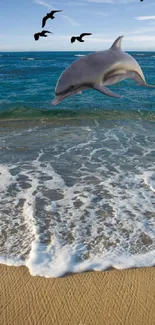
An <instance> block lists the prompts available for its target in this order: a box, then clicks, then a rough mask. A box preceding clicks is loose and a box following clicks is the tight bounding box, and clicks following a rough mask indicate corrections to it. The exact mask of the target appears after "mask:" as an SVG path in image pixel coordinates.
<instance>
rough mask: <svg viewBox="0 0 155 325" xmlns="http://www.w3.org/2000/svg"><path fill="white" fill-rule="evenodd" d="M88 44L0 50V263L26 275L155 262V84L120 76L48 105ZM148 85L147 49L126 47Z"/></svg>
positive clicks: (154, 61)
mask: <svg viewBox="0 0 155 325" xmlns="http://www.w3.org/2000/svg"><path fill="white" fill-rule="evenodd" d="M86 54H87V53H86V52H25V53H23V52H21V53H20V52H18V53H15V52H14V53H0V153H1V156H0V262H1V263H6V264H13V265H26V266H27V267H28V268H29V271H30V273H31V274H32V275H41V276H46V277H55V276H56V277H57V276H62V275H64V274H66V273H70V272H82V271H85V270H104V269H107V268H109V267H115V268H128V267H141V266H150V265H154V264H155V195H154V194H155V130H154V122H155V90H154V89H150V88H144V87H139V86H137V85H135V83H134V82H132V81H131V80H125V81H122V82H120V83H119V84H117V85H114V86H111V87H109V88H111V89H113V90H114V91H115V92H116V93H118V94H121V95H124V97H123V98H122V99H121V100H120V99H113V98H109V97H106V96H104V95H102V94H100V93H99V92H97V91H94V90H89V91H85V92H83V94H82V95H74V96H72V97H70V98H68V99H66V100H64V101H63V102H62V103H60V104H59V105H57V106H56V108H54V107H53V106H52V105H51V102H52V100H53V98H54V88H55V85H56V82H57V79H58V77H59V75H60V74H61V72H62V71H63V70H64V69H65V68H66V67H67V66H68V65H69V64H71V63H72V62H73V61H74V60H77V59H78V58H79V57H80V56H81V55H86ZM130 54H131V55H133V56H134V58H135V59H136V60H137V61H138V62H139V64H140V66H141V68H142V70H143V72H144V75H145V77H146V80H147V82H148V83H151V84H155V77H154V76H155V53H154V52H132V53H130Z"/></svg>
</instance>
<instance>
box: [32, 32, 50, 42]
mask: <svg viewBox="0 0 155 325" xmlns="http://www.w3.org/2000/svg"><path fill="white" fill-rule="evenodd" d="M46 33H50V34H53V33H51V32H49V31H48V30H42V32H40V33H35V34H34V39H35V40H36V41H38V39H39V37H40V36H41V37H47V35H45V34H46Z"/></svg>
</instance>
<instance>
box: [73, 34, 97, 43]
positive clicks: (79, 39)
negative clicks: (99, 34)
mask: <svg viewBox="0 0 155 325" xmlns="http://www.w3.org/2000/svg"><path fill="white" fill-rule="evenodd" d="M87 35H92V34H91V33H82V34H81V35H80V36H72V38H71V43H74V42H75V40H77V41H79V42H84V40H83V39H82V37H84V36H87Z"/></svg>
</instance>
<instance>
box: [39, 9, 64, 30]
mask: <svg viewBox="0 0 155 325" xmlns="http://www.w3.org/2000/svg"><path fill="white" fill-rule="evenodd" d="M61 11H63V10H52V11H51V12H49V13H47V15H46V16H45V17H43V19H42V28H43V27H44V26H45V24H46V20H47V19H49V18H51V19H54V18H55V17H54V16H53V15H54V14H55V13H56V12H61Z"/></svg>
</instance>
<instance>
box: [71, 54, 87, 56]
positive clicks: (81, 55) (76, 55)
mask: <svg viewBox="0 0 155 325" xmlns="http://www.w3.org/2000/svg"><path fill="white" fill-rule="evenodd" d="M74 56H85V54H75V55H74Z"/></svg>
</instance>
